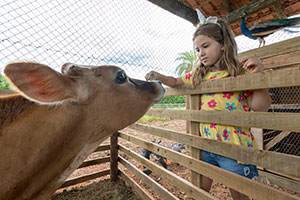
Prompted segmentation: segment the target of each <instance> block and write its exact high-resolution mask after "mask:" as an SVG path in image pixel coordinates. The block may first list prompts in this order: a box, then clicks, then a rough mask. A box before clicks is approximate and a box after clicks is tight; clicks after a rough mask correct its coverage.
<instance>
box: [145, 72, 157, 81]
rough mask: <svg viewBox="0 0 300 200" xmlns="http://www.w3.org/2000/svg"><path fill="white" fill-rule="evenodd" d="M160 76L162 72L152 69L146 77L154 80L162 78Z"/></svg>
mask: <svg viewBox="0 0 300 200" xmlns="http://www.w3.org/2000/svg"><path fill="white" fill-rule="evenodd" d="M160 76H161V74H160V73H158V72H156V71H151V72H149V73H147V74H146V76H145V79H146V80H147V81H149V80H150V81H152V80H160Z"/></svg>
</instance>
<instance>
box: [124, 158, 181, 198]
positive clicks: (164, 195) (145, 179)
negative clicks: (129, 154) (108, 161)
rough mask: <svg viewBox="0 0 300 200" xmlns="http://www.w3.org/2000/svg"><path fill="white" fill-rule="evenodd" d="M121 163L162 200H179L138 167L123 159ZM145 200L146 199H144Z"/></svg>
mask: <svg viewBox="0 0 300 200" xmlns="http://www.w3.org/2000/svg"><path fill="white" fill-rule="evenodd" d="M119 160H120V163H121V164H122V165H123V166H124V167H126V168H127V169H128V170H129V171H130V172H132V173H133V174H134V175H135V176H136V177H137V178H138V179H140V180H142V182H143V183H145V184H146V185H148V186H149V187H151V189H152V190H154V191H155V192H156V193H157V194H158V195H159V196H160V197H161V198H162V199H165V200H179V199H178V198H177V197H176V196H174V195H173V194H172V193H171V192H169V191H168V190H167V189H165V188H164V187H162V186H161V185H160V184H159V183H157V182H156V181H154V180H153V179H151V178H150V177H149V176H147V175H146V174H145V173H143V172H141V171H140V170H139V169H138V168H137V167H136V166H134V165H133V164H131V163H130V162H128V161H127V160H125V159H124V158H123V157H119ZM143 199H145V198H143Z"/></svg>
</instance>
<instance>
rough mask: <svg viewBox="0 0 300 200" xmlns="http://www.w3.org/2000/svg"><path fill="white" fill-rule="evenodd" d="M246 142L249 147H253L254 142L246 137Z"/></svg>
mask: <svg viewBox="0 0 300 200" xmlns="http://www.w3.org/2000/svg"><path fill="white" fill-rule="evenodd" d="M244 141H245V142H247V146H248V147H253V143H252V142H249V141H248V140H247V139H244Z"/></svg>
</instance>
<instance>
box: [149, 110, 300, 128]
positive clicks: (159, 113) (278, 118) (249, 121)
mask: <svg viewBox="0 0 300 200" xmlns="http://www.w3.org/2000/svg"><path fill="white" fill-rule="evenodd" d="M146 115H151V116H155V117H165V118H166V117H168V118H171V119H181V120H189V121H194V122H203V123H216V124H224V125H225V124H226V125H233V126H241V127H255V128H266V129H277V130H285V131H296V132H297V131H298V132H299V131H300V126H299V122H300V115H299V114H298V113H268V112H228V111H199V110H166V109H150V110H149V111H148V112H147V113H146Z"/></svg>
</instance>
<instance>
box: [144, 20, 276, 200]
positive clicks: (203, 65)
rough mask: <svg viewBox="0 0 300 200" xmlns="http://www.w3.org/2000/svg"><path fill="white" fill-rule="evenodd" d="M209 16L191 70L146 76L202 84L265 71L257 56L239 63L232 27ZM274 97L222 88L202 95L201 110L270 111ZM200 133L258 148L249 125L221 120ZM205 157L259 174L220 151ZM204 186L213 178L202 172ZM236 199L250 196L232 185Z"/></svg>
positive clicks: (202, 126)
mask: <svg viewBox="0 0 300 200" xmlns="http://www.w3.org/2000/svg"><path fill="white" fill-rule="evenodd" d="M214 19H215V21H213V20H209V19H208V20H207V23H205V24H203V25H200V26H199V27H198V28H197V29H196V31H195V33H194V35H193V42H194V50H195V54H196V57H197V60H196V62H195V63H196V64H195V66H194V68H193V71H192V73H188V74H187V75H185V76H184V77H179V78H175V77H171V76H164V75H162V74H160V73H158V72H155V71H151V72H150V73H148V74H147V75H146V77H145V78H146V79H147V80H149V79H156V80H160V81H161V82H162V83H163V84H165V85H167V86H170V87H176V86H181V85H184V84H193V85H194V86H196V85H199V84H200V83H201V82H202V81H206V80H212V79H219V78H224V77H229V76H237V75H241V74H245V71H247V72H246V73H257V72H261V71H262V64H261V63H260V61H259V60H258V59H255V58H248V59H245V60H243V61H242V63H240V62H239V61H238V59H237V45H236V42H235V39H234V35H233V33H232V30H231V29H230V27H229V26H228V25H227V24H226V23H225V22H224V21H222V20H217V19H216V18H214ZM270 104H271V98H270V95H269V93H268V90H267V89H261V90H254V91H241V92H222V93H210V94H202V95H201V110H210V111H212V110H223V111H229V112H248V111H249V110H250V109H251V110H253V111H267V110H268V108H269V106H270ZM200 134H201V136H202V137H204V138H208V139H213V140H219V141H223V142H227V143H233V144H238V145H242V146H247V147H253V148H257V144H256V141H255V139H254V137H253V135H252V134H251V132H250V130H249V128H247V127H235V126H228V125H218V124H207V123H201V124H200ZM202 160H203V161H205V162H207V163H210V164H213V165H216V166H219V167H221V168H223V169H226V170H229V171H231V172H234V173H237V174H240V175H242V176H245V177H248V178H253V177H254V176H257V175H258V172H257V168H256V166H254V165H248V164H242V163H239V162H237V161H236V160H233V159H231V158H227V157H224V156H221V155H217V154H214V153H210V152H206V151H202ZM202 177H203V178H202V183H203V187H204V188H203V189H205V190H206V191H208V192H209V190H210V188H211V184H212V180H211V179H209V178H208V177H204V176H202ZM230 191H231V194H232V197H233V199H249V198H248V197H247V196H246V195H243V194H241V193H239V192H237V191H235V190H233V189H230Z"/></svg>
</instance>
